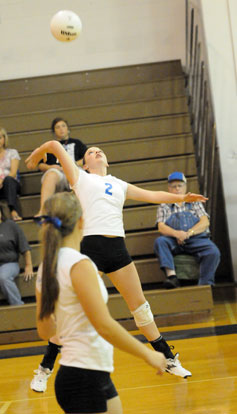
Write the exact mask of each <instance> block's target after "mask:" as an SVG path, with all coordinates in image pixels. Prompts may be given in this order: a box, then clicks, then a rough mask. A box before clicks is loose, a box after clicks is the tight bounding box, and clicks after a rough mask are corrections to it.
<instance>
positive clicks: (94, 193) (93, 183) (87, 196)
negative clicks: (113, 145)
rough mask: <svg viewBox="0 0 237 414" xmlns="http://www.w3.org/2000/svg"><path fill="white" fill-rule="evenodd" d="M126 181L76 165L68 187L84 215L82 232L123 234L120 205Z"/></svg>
mask: <svg viewBox="0 0 237 414" xmlns="http://www.w3.org/2000/svg"><path fill="white" fill-rule="evenodd" d="M127 187H128V184H127V183H126V182H125V181H122V180H120V179H118V178H116V177H113V176H112V175H106V176H104V177H102V176H100V175H97V174H88V173H86V172H85V171H84V170H82V169H80V173H79V178H78V181H77V182H76V183H75V184H74V186H73V187H72V189H73V190H74V192H75V193H76V195H77V197H78V198H79V200H80V203H81V206H82V210H83V218H84V233H83V234H84V236H91V235H108V236H120V237H125V232H124V227H123V205H124V202H125V199H126V192H127Z"/></svg>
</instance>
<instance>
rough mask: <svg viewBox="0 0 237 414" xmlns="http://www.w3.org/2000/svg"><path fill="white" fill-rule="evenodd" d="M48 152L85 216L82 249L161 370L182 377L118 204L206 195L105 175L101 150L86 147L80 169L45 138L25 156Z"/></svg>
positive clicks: (32, 160)
mask: <svg viewBox="0 0 237 414" xmlns="http://www.w3.org/2000/svg"><path fill="white" fill-rule="evenodd" d="M47 152H50V153H53V154H54V155H55V156H56V157H57V158H58V159H59V162H60V164H61V165H62V167H63V170H64V172H65V175H66V177H67V179H68V181H69V183H70V185H71V187H72V188H73V190H74V191H75V193H76V195H77V196H78V198H79V200H80V202H81V205H82V209H83V217H84V220H85V225H84V238H83V241H82V245H81V251H82V252H83V253H84V254H87V255H88V256H89V257H90V258H91V259H92V260H93V261H94V263H96V265H97V267H98V270H99V272H100V273H101V274H103V273H106V274H107V276H108V277H109V278H110V279H111V281H112V283H113V284H114V286H115V287H116V288H117V290H118V291H119V292H120V293H121V295H122V296H123V298H124V299H125V301H126V303H127V305H128V307H129V309H130V311H131V313H132V314H133V316H134V319H135V323H136V325H137V327H138V328H139V329H140V331H141V332H142V333H143V335H144V336H145V337H146V338H147V339H148V341H149V342H150V343H151V345H152V346H153V348H154V349H155V350H156V351H159V352H162V353H163V354H164V355H165V357H166V359H167V368H166V371H167V372H169V373H171V374H174V375H178V376H181V377H184V378H187V377H189V376H191V375H192V374H191V373H190V372H189V371H188V370H186V369H184V368H183V367H182V365H181V363H180V361H179V359H178V356H179V354H176V355H174V354H173V353H172V351H171V349H170V347H169V345H168V344H167V342H166V341H165V340H164V338H163V337H162V336H161V335H160V332H159V330H158V329H157V326H156V324H155V322H154V318H153V314H152V312H151V309H150V306H149V303H148V302H147V301H146V299H145V296H144V294H143V291H142V287H141V282H140V279H139V276H138V273H137V270H136V267H135V265H134V263H133V262H132V259H131V257H130V256H129V254H128V252H127V250H126V247H125V242H124V237H125V234H124V228H123V220H122V209H123V204H124V202H125V200H126V199H132V200H139V201H145V202H148V203H171V202H181V201H186V202H192V201H206V198H205V197H203V196H201V195H197V194H190V193H188V194H185V195H178V194H171V193H167V192H163V191H148V190H144V189H141V188H139V187H136V186H134V185H132V184H128V183H126V182H124V181H122V180H120V179H117V178H115V177H113V176H111V175H107V167H108V162H107V158H106V156H105V154H104V152H103V151H102V150H101V149H99V148H97V147H91V148H89V149H88V150H87V151H86V153H85V156H84V170H85V171H87V172H89V173H90V174H87V173H86V172H85V171H83V170H82V169H79V168H78V167H77V166H76V165H75V164H74V162H73V161H72V160H71V158H70V157H69V156H68V154H67V153H66V151H65V150H64V148H62V146H61V145H60V144H59V143H58V142H56V141H49V142H46V143H45V144H43V145H42V146H41V147H39V148H37V149H36V150H35V151H34V152H33V153H32V154H31V155H30V156H29V157H28V158H27V160H26V164H27V166H28V168H30V169H33V168H35V166H36V165H37V163H38V161H39V160H40V159H42V158H43V157H44V155H45V153H47Z"/></svg>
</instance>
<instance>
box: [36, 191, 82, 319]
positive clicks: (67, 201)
mask: <svg viewBox="0 0 237 414" xmlns="http://www.w3.org/2000/svg"><path fill="white" fill-rule="evenodd" d="M44 213H45V215H44V216H42V223H43V226H42V233H41V240H42V287H41V312H40V315H39V318H40V319H43V318H44V317H47V316H49V315H51V314H52V313H53V312H54V309H55V302H56V301H57V299H58V296H59V284H58V280H57V261H58V252H59V249H60V247H61V246H62V241H63V238H64V237H65V236H67V235H69V234H70V233H72V231H73V230H74V227H75V225H76V223H77V221H78V219H79V218H80V217H81V215H82V210H81V207H80V204H79V201H78V199H77V198H76V196H75V194H73V193H68V192H64V193H56V194H54V195H53V196H52V197H50V198H48V199H47V200H46V202H45V204H44Z"/></svg>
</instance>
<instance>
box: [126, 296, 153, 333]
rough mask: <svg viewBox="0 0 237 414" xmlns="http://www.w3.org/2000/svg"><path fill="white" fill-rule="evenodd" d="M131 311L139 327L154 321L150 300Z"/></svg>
mask: <svg viewBox="0 0 237 414" xmlns="http://www.w3.org/2000/svg"><path fill="white" fill-rule="evenodd" d="M131 313H132V315H133V316H134V320H135V323H136V325H137V327H139V326H146V325H149V324H150V323H152V322H153V321H154V317H153V313H152V311H151V308H150V305H149V303H148V302H145V303H143V304H142V305H141V306H139V308H137V309H136V310H135V311H133V312H131Z"/></svg>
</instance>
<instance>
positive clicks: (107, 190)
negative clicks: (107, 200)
mask: <svg viewBox="0 0 237 414" xmlns="http://www.w3.org/2000/svg"><path fill="white" fill-rule="evenodd" d="M105 186H106V187H107V188H106V190H105V194H109V195H113V193H112V192H111V191H110V190H111V188H112V184H110V183H105Z"/></svg>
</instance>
